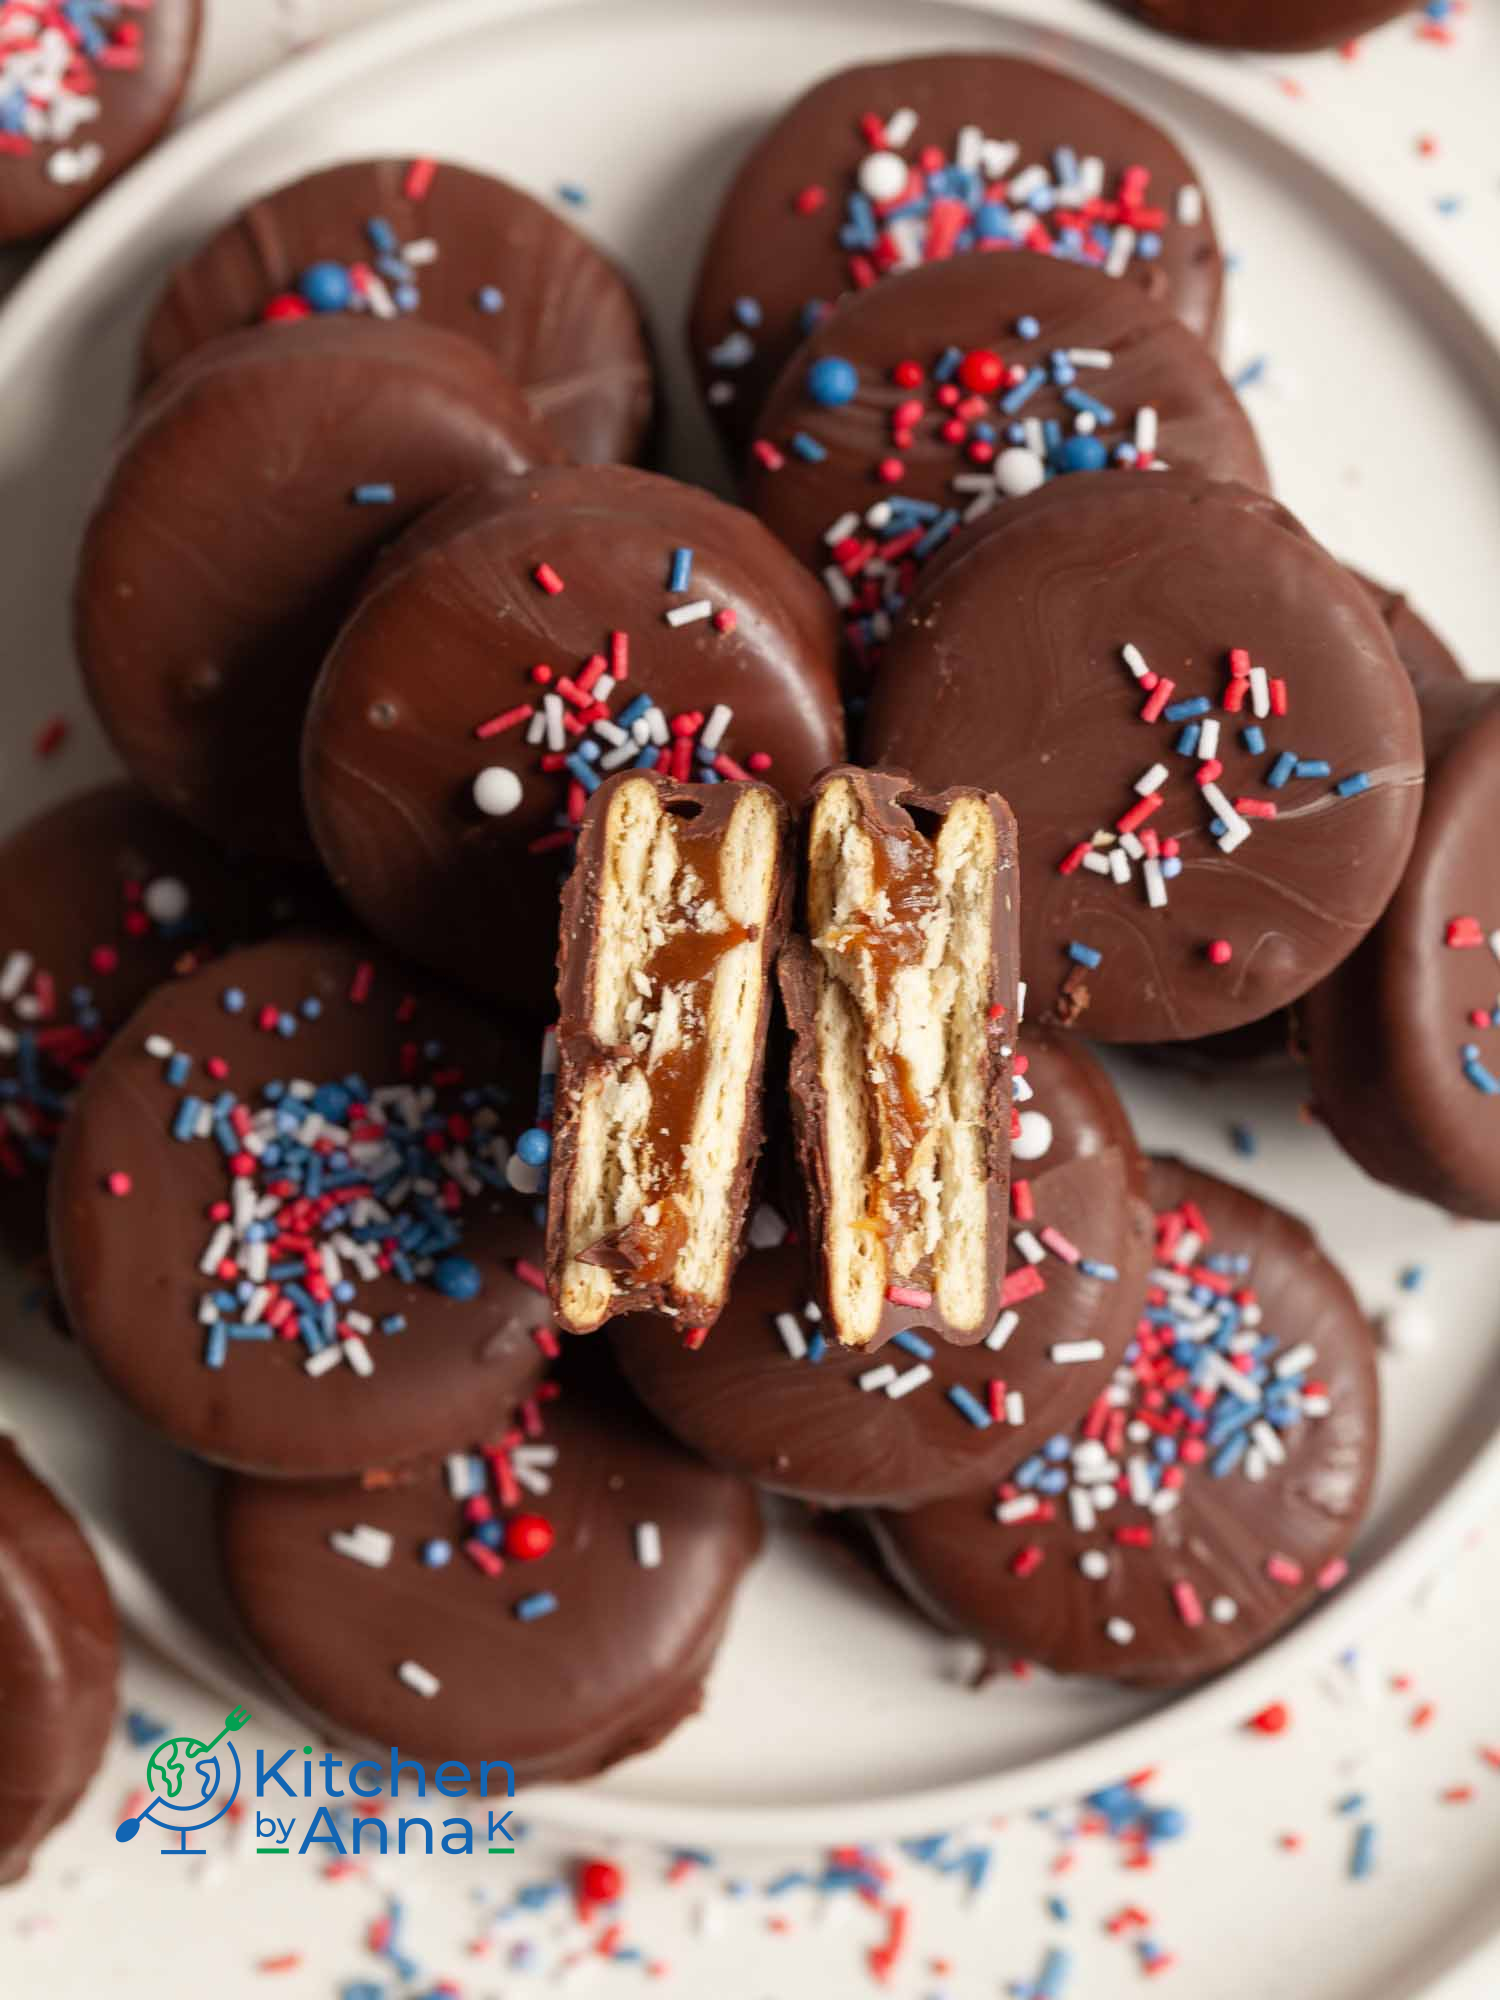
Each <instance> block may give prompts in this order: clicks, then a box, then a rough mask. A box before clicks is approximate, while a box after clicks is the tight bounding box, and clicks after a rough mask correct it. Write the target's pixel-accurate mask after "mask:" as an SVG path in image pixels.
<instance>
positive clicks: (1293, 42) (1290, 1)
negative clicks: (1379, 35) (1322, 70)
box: [1121, 0, 1412, 53]
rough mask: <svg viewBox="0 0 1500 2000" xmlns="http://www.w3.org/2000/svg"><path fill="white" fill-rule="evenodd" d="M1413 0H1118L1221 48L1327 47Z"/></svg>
mask: <svg viewBox="0 0 1500 2000" xmlns="http://www.w3.org/2000/svg"><path fill="white" fill-rule="evenodd" d="M1411 3H1412V0H1121V4H1123V5H1124V7H1125V8H1126V11H1127V12H1129V13H1131V14H1135V15H1137V16H1138V17H1139V18H1140V19H1141V20H1142V21H1145V22H1147V23H1148V24H1149V25H1150V26H1151V27H1153V28H1160V29H1162V30H1163V32H1164V33H1166V34H1169V35H1184V36H1186V37H1187V39H1188V40H1189V41H1193V42H1212V43H1214V44H1215V45H1216V46H1217V47H1219V48H1224V49H1272V50H1276V51H1284V52H1287V53H1296V52H1297V51H1299V50H1302V49H1331V48H1333V47H1335V46H1336V45H1337V44H1338V43H1340V42H1347V41H1349V40H1350V39H1351V38H1352V37H1353V36H1355V35H1362V34H1364V32H1365V31H1366V29H1368V28H1378V27H1380V26H1381V24H1382V23H1383V22H1386V21H1391V20H1394V19H1395V17H1396V16H1397V15H1398V14H1404V13H1409V12H1410V11H1411Z"/></svg>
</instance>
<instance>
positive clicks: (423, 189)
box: [401, 159, 437, 201]
mask: <svg viewBox="0 0 1500 2000" xmlns="http://www.w3.org/2000/svg"><path fill="white" fill-rule="evenodd" d="M436 179H437V161H436V160H429V159H420V160H413V161H412V163H411V165H410V166H409V167H408V168H407V170H406V182H405V185H404V186H403V188H402V190H401V192H402V193H403V194H404V195H405V196H406V199H407V200H408V201H425V200H426V198H427V195H428V193H429V192H430V191H431V188H432V183H433V182H434V181H435V180H436Z"/></svg>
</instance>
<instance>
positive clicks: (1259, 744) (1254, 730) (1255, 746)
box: [1240, 722, 1266, 757]
mask: <svg viewBox="0 0 1500 2000" xmlns="http://www.w3.org/2000/svg"><path fill="white" fill-rule="evenodd" d="M1240 741H1241V743H1243V744H1244V746H1245V748H1246V749H1247V750H1248V751H1249V753H1250V755H1251V756H1252V757H1264V756H1265V754H1266V736H1265V731H1264V730H1263V729H1262V728H1261V726H1260V724H1259V723H1258V722H1247V723H1246V724H1245V726H1244V728H1243V729H1242V730H1241V731H1240Z"/></svg>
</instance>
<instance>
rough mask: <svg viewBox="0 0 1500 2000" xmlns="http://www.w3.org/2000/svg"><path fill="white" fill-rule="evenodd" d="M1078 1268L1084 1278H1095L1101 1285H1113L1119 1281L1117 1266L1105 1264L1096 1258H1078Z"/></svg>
mask: <svg viewBox="0 0 1500 2000" xmlns="http://www.w3.org/2000/svg"><path fill="white" fill-rule="evenodd" d="M1078 1268H1079V1270H1080V1271H1082V1273H1083V1275H1084V1276H1085V1277H1086V1278H1097V1279H1099V1281H1100V1282H1101V1283H1102V1284H1106V1285H1113V1284H1116V1283H1118V1281H1119V1277H1120V1271H1119V1266H1118V1265H1116V1264H1105V1263H1103V1262H1101V1261H1100V1259H1099V1258H1097V1257H1080V1258H1079V1260H1078Z"/></svg>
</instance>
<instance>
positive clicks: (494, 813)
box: [474, 764, 521, 819]
mask: <svg viewBox="0 0 1500 2000" xmlns="http://www.w3.org/2000/svg"><path fill="white" fill-rule="evenodd" d="M474 803H475V805H476V806H478V808H479V810H480V811H481V812H482V813H484V814H486V815H487V817H489V818H490V819H503V818H504V817H505V815H506V814H507V813H513V812H514V811H515V809H516V807H517V806H518V805H519V804H520V803H521V780H520V779H519V778H518V777H517V775H516V773H515V772H514V771H509V770H507V769H506V767H505V766H504V765H503V764H490V765H488V766H487V767H486V768H485V769H484V770H482V771H480V772H479V773H478V774H477V775H476V777H475V779H474Z"/></svg>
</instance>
